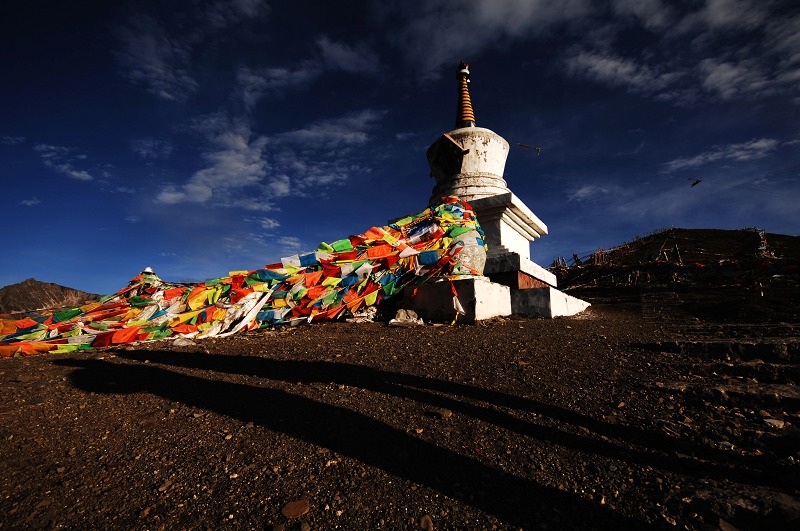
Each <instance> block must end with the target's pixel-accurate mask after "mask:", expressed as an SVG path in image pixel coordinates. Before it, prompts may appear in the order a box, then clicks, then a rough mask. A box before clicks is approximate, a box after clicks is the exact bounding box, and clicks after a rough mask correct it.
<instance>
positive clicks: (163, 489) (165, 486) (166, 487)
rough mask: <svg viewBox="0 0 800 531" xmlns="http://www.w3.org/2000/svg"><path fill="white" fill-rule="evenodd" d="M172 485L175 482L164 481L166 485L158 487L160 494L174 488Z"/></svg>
mask: <svg viewBox="0 0 800 531" xmlns="http://www.w3.org/2000/svg"><path fill="white" fill-rule="evenodd" d="M172 483H173V481H172V480H171V479H168V480H166V481H164V483H162V484H161V486H160V487H158V492H166V491H167V489H169V488H170V487H171V486H172Z"/></svg>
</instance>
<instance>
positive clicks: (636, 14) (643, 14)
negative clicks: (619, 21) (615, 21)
mask: <svg viewBox="0 0 800 531" xmlns="http://www.w3.org/2000/svg"><path fill="white" fill-rule="evenodd" d="M611 9H612V11H613V12H614V13H615V14H616V15H619V16H623V17H624V16H629V17H633V18H635V19H637V20H638V21H639V22H641V24H642V25H643V26H644V27H646V28H649V29H652V30H661V29H663V28H665V27H667V26H668V25H669V24H670V23H671V22H673V20H674V19H675V13H674V12H673V10H672V9H671V8H670V7H669V6H668V5H666V4H664V3H663V2H662V1H661V0H614V1H612V2H611Z"/></svg>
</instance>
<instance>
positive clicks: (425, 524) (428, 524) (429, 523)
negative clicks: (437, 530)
mask: <svg viewBox="0 0 800 531" xmlns="http://www.w3.org/2000/svg"><path fill="white" fill-rule="evenodd" d="M419 527H420V529H424V530H425V531H433V519H431V517H430V515H427V514H426V515H425V516H423V517H422V518H421V519H420V521H419Z"/></svg>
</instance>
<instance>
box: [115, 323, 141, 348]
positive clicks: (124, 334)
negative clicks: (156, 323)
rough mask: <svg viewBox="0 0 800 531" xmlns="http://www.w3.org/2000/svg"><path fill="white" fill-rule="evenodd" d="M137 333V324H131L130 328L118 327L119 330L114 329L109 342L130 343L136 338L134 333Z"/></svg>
mask: <svg viewBox="0 0 800 531" xmlns="http://www.w3.org/2000/svg"><path fill="white" fill-rule="evenodd" d="M138 333H139V327H138V326H131V327H130V328H120V329H119V330H115V331H114V335H112V336H111V342H112V343H114V344H119V343H130V342H132V341H133V340H134V339H136V334H138Z"/></svg>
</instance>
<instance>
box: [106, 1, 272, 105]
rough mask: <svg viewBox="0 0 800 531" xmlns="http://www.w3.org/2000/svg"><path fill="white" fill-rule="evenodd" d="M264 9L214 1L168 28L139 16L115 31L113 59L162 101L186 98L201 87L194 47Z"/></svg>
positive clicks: (255, 4) (261, 5)
mask: <svg viewBox="0 0 800 531" xmlns="http://www.w3.org/2000/svg"><path fill="white" fill-rule="evenodd" d="M267 11H268V7H267V5H266V2H264V1H263V0H216V1H211V2H207V3H205V4H204V5H203V6H200V7H198V8H196V9H195V10H192V11H187V12H182V13H180V16H179V17H176V18H175V20H181V21H183V23H182V24H181V25H178V24H177V23H175V24H173V25H171V27H167V24H166V23H165V22H164V21H163V20H161V19H159V18H156V17H155V16H153V15H150V14H142V13H139V14H136V15H134V16H131V17H130V18H129V19H128V20H127V21H126V23H125V24H123V25H121V26H120V27H118V28H117V31H116V33H117V38H118V41H119V49H118V50H117V51H116V57H117V60H118V61H119V63H120V65H121V66H122V68H123V74H124V75H125V77H127V78H128V79H129V80H130V81H131V82H133V83H135V84H140V85H143V86H144V87H145V88H146V90H147V91H148V92H150V93H151V94H154V95H155V96H158V97H159V98H162V99H165V100H170V101H182V100H186V99H187V98H188V97H190V96H191V95H192V94H194V93H195V92H196V91H197V90H198V89H199V87H200V84H199V82H198V80H197V74H196V73H195V71H194V67H193V63H194V61H195V60H196V59H197V48H198V45H199V44H200V43H202V42H204V41H205V40H207V39H208V38H209V36H210V35H212V34H214V33H216V32H219V31H222V30H226V29H228V28H230V27H231V26H233V25H235V24H238V23H240V22H242V21H244V20H247V19H254V18H258V17H260V16H263V15H264V14H266V13H267ZM187 28H188V29H187Z"/></svg>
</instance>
